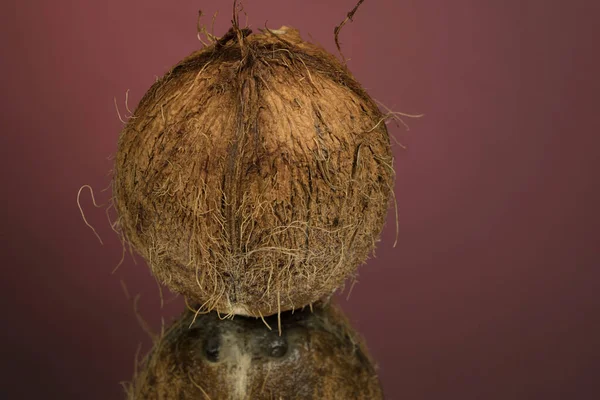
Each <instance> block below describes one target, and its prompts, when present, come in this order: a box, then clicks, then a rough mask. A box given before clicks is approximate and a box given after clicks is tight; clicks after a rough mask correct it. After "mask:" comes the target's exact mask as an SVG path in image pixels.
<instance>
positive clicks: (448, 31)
mask: <svg viewBox="0 0 600 400" xmlns="http://www.w3.org/2000/svg"><path fill="white" fill-rule="evenodd" d="M175 3H177V6H174V5H173V4H175ZM599 4H600V3H599V2H598V1H594V0H591V1H571V2H565V1H563V2H558V1H557V2H550V1H533V0H531V1H523V0H507V1H494V2H492V1H479V0H477V1H476V0H456V1H446V0H436V1H434V0H430V1H391V0H390V1H367V2H365V4H364V5H363V6H362V7H361V9H360V10H359V12H358V14H357V16H356V19H355V21H354V22H353V23H352V24H350V25H348V26H347V27H346V28H345V30H344V31H343V33H342V36H341V39H342V42H343V46H344V50H345V53H346V55H347V56H348V57H350V58H351V61H350V63H349V66H350V68H351V70H352V71H353V72H354V74H355V75H356V77H357V78H358V79H359V80H360V81H361V82H362V83H363V85H364V86H365V87H366V88H367V90H369V92H370V93H371V95H372V96H373V97H374V98H376V99H378V100H380V101H381V102H383V103H384V104H386V105H388V106H389V107H391V108H392V109H394V110H397V111H403V112H409V113H420V112H423V113H425V114H426V117H425V118H423V119H420V120H411V121H407V122H409V123H410V125H411V128H412V129H411V131H409V132H406V131H404V130H403V129H399V128H396V127H393V126H392V125H390V127H391V132H392V133H393V134H394V135H395V136H396V137H397V138H398V139H399V140H400V141H401V142H402V143H404V144H405V145H407V146H408V150H402V149H401V148H400V147H399V146H396V147H395V154H396V156H397V161H396V169H397V171H398V180H397V186H396V193H397V197H398V206H399V221H400V233H399V241H398V246H397V247H396V248H393V247H392V244H393V241H394V224H393V222H392V221H393V218H392V217H393V213H390V219H389V223H388V225H387V227H386V230H385V232H384V237H383V242H382V243H381V245H380V246H379V249H378V252H377V256H378V257H377V258H376V259H373V260H371V261H370V263H369V265H367V266H365V267H364V268H362V270H361V276H360V283H359V284H358V285H357V286H356V287H355V288H354V291H353V293H352V297H351V299H350V301H348V302H346V301H343V306H344V308H345V309H346V310H348V312H349V313H350V315H351V317H352V320H353V322H354V324H355V326H356V327H357V328H358V329H359V330H360V331H361V332H362V333H363V334H364V336H365V337H366V339H367V342H368V345H369V347H370V349H371V352H372V354H373V356H374V358H375V359H376V360H377V361H378V363H379V366H380V376H381V380H382V382H383V385H384V388H385V391H386V393H387V398H389V399H438V398H444V399H597V398H600V386H599V385H600V383H599V382H598V379H599V376H598V373H599V371H600V369H599V367H600V365H599V364H600V363H599V360H600V300H599V293H600V270H599V267H600V265H599V259H600V257H599V252H600V250H599V245H600V233H599V232H598V231H599V229H598V228H600V218H599V211H598V207H599V206H600V187H599V186H600V185H599V183H600V179H599V175H600V156H599V154H600V149H599V145H600V138H599V134H600V129H599V128H600V123H599V121H600V120H599V118H598V114H599V111H598V108H599V107H598V106H599V105H600V101H599V100H598V99H599V96H600V80H599V71H600V63H599V62H598V42H597V40H598V38H599V37H600V32H599V31H598V30H597V29H595V27H594V25H595V24H597V22H598V20H599V17H600V15H599V14H600V13H599V12H598V11H600V10H599V8H600V6H599ZM353 5H354V1H353V0H344V1H342V0H340V1H331V0H330V1H316V0H313V1H307V0H304V1H294V2H292V1H275V0H269V1H267V0H261V1H259V0H249V1H247V4H246V10H247V12H248V14H249V22H250V24H251V26H252V27H254V28H260V27H262V26H264V23H265V21H268V25H269V26H270V27H274V28H276V27H279V26H281V25H283V24H288V25H292V26H295V27H297V28H299V29H300V30H301V31H302V32H303V34H304V36H305V37H306V38H308V33H310V34H311V35H312V37H313V38H314V40H315V41H318V42H320V43H322V44H323V45H324V46H325V47H327V48H328V49H330V50H333V48H334V46H333V35H332V30H333V27H334V26H335V25H336V24H337V23H338V22H339V21H340V19H341V18H342V17H343V16H344V14H345V13H346V12H347V11H348V10H349V9H350V8H351V7H352V6H353ZM198 8H202V9H204V11H205V12H206V13H207V14H209V15H210V14H212V13H213V12H214V11H216V10H219V11H220V12H221V14H220V16H219V17H218V19H217V22H216V26H215V33H217V34H222V33H223V32H224V31H225V30H226V29H227V26H228V21H229V20H230V13H231V11H230V10H231V1H223V2H219V3H218V4H216V2H214V1H199V0H193V1H192V0H186V1H177V2H172V1H158V0H153V1H149V0H143V1H142V0H131V1H117V0H110V1H102V2H83V1H81V2H76V1H72V2H67V1H64V0H63V1H33V0H30V1H20V2H17V1H13V2H10V1H9V2H8V3H3V5H2V13H1V15H2V16H1V17H0V19H1V21H0V22H1V23H0V30H1V32H0V37H1V39H0V40H1V48H0V51H1V53H0V54H1V55H2V66H1V68H2V71H1V73H0V84H1V93H2V112H1V119H2V125H1V126H2V134H1V136H0V140H1V146H0V149H1V151H2V156H1V157H0V159H1V163H2V165H1V170H2V174H3V179H2V186H1V187H2V189H1V190H2V196H1V199H2V204H1V205H2V207H1V208H0V210H1V213H2V215H1V221H2V225H1V226H2V230H1V235H2V237H1V243H2V263H3V268H2V270H1V274H2V276H1V278H2V279H1V282H2V302H1V310H0V311H1V312H2V314H1V315H2V329H1V337H0V344H1V346H2V349H1V356H0V360H1V361H0V363H1V369H2V371H0V372H1V373H0V397H2V398H7V399H9V398H10V399H25V398H26V399H34V398H60V399H104V400H105V399H120V398H123V395H122V389H121V388H120V386H119V384H118V382H119V381H124V380H128V379H130V377H131V375H132V371H133V360H134V354H135V352H136V348H137V346H138V343H140V342H143V343H144V344H145V345H147V343H148V340H147V338H146V335H145V333H144V332H143V331H142V329H141V328H140V327H139V325H138V323H137V321H136V319H135V316H134V312H133V308H132V302H131V300H128V299H127V298H126V297H125V294H124V292H123V290H122V287H121V283H120V281H121V280H123V281H124V282H125V283H126V284H127V287H128V288H129V291H130V292H131V294H132V295H135V294H141V296H142V297H141V300H140V310H141V313H142V314H143V315H144V316H145V317H146V318H147V319H148V321H149V322H150V324H151V325H152V326H153V327H154V328H156V327H158V326H160V319H161V315H162V316H165V318H167V319H168V318H170V317H171V316H172V315H174V314H175V313H177V312H178V311H179V310H180V307H181V302H180V300H176V301H175V302H173V303H171V304H169V305H168V306H166V307H165V309H164V310H162V311H161V312H160V313H159V309H160V302H159V300H158V299H159V296H158V289H157V286H156V284H155V283H154V281H153V279H152V278H151V277H150V276H149V273H148V269H147V268H146V266H145V265H144V264H143V262H141V260H139V258H138V264H137V265H136V264H134V263H133V261H132V260H131V258H130V257H128V258H127V259H126V261H125V263H124V264H123V265H122V266H121V267H120V269H119V270H118V271H117V272H116V273H115V274H114V275H111V273H110V272H111V270H112V269H113V267H114V266H115V265H116V264H117V263H118V261H119V259H120V256H121V248H120V243H119V241H118V240H117V238H116V236H115V235H114V234H112V232H111V231H110V228H109V226H108V222H107V220H106V218H105V215H104V210H102V209H95V208H94V207H93V206H92V203H91V199H90V197H89V192H84V195H83V197H82V205H83V207H84V209H85V211H86V215H87V216H88V219H89V220H90V221H91V222H92V223H93V225H94V226H95V227H96V228H97V230H98V232H99V233H100V235H101V236H102V238H103V239H104V242H105V245H104V246H101V245H100V244H99V243H98V241H97V240H96V239H95V238H94V235H93V233H92V232H91V231H90V230H89V229H88V228H87V227H86V226H85V225H84V224H83V222H82V219H81V217H80V214H79V211H78V208H77V205H76V201H75V200H76V199H75V197H76V193H77V190H78V189H79V187H80V186H81V185H83V184H90V185H92V187H93V188H94V190H95V191H96V195H97V197H98V200H99V201H100V202H106V201H107V200H108V198H109V192H101V190H102V189H103V188H105V187H106V186H107V185H108V184H109V177H108V175H107V173H108V172H109V170H110V168H111V161H110V160H108V159H107V157H108V156H109V155H111V154H114V152H115V150H116V142H117V137H118V133H119V130H120V128H121V123H120V121H119V120H118V118H117V117H116V113H115V108H114V104H113V97H115V96H116V98H117V100H118V104H119V107H120V109H121V113H122V114H124V113H125V110H124V96H125V91H126V90H127V89H130V90H131V91H130V106H131V107H133V106H134V105H135V104H136V102H137V101H138V100H139V98H140V97H141V95H142V94H143V93H144V91H145V90H146V89H147V88H148V87H149V86H150V84H151V83H152V82H153V81H154V79H155V78H154V77H155V75H162V74H163V73H164V72H165V71H166V70H167V68H168V67H169V66H171V65H172V64H174V63H175V62H177V61H178V60H179V59H181V58H182V57H184V56H185V55H187V54H188V53H190V52H191V51H192V50H194V49H197V48H198V47H199V45H200V44H199V42H198V41H197V39H196V35H195V29H196V26H195V25H196V13H197V10H198ZM204 21H205V22H207V23H208V22H209V21H210V17H207V18H205V20H204ZM594 39H595V40H594ZM166 297H170V296H167V295H166ZM2 395H3V396H2Z"/></svg>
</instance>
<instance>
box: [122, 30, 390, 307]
mask: <svg viewBox="0 0 600 400" xmlns="http://www.w3.org/2000/svg"><path fill="white" fill-rule="evenodd" d="M384 120H385V116H384V115H382V113H381V112H380V110H379V109H378V107H377V105H376V104H375V103H374V102H373V101H372V99H371V98H370V97H369V96H368V95H367V93H366V92H365V90H363V88H362V87H361V86H360V84H359V83H358V82H357V81H356V80H355V79H354V78H353V77H352V75H351V74H350V72H349V71H348V69H347V68H346V67H345V66H344V65H343V64H342V63H340V62H339V61H338V60H337V59H336V58H335V57H334V56H332V55H330V54H329V53H327V52H326V51H325V50H324V49H323V48H321V47H319V46H318V45H315V44H311V43H308V42H305V41H303V40H302V39H301V37H300V35H299V33H298V32H297V31H296V30H294V29H291V28H288V27H282V28H280V29H278V30H276V31H270V30H264V31H263V32H261V33H258V34H251V33H250V30H249V29H237V28H235V26H234V28H232V29H231V30H230V31H229V33H228V34H226V35H225V36H224V37H222V38H221V39H219V40H216V41H215V42H214V43H213V44H212V45H210V46H208V47H206V48H204V49H202V50H200V51H197V52H195V53H193V54H191V55H190V56H188V57H187V58H185V59H184V60H182V61H181V62H180V63H179V64H177V65H176V66H175V67H173V68H172V69H171V70H170V71H169V72H168V73H167V74H166V75H165V76H164V77H163V78H161V79H160V80H158V81H157V82H156V83H155V84H154V85H153V86H152V87H151V88H150V90H148V92H147V93H146V94H145V95H144V97H143V98H142V100H141V101H140V103H139V105H138V107H137V109H136V110H135V112H134V113H133V116H132V117H131V119H129V121H128V123H127V124H126V126H125V127H124V129H123V131H122V133H121V135H120V138H119V144H118V152H117V155H116V165H115V174H114V179H113V194H114V198H113V201H114V205H115V207H116V210H117V212H118V214H119V220H118V226H119V228H120V230H121V232H122V234H123V235H124V238H125V239H126V240H127V241H128V242H130V243H131V244H132V245H133V247H135V249H137V251H138V252H139V253H140V254H141V255H142V256H143V257H144V258H145V259H146V260H147V262H148V264H149V265H150V267H151V269H152V272H153V274H154V275H155V276H156V277H157V278H158V279H159V280H160V281H161V282H163V283H164V284H166V285H167V286H169V287H170V288H171V289H172V290H174V291H175V292H179V293H182V294H183V295H184V296H186V297H187V298H188V299H189V300H190V301H192V302H197V303H199V304H200V306H201V308H202V309H203V310H207V311H208V310H218V311H220V312H221V313H225V314H242V315H250V316H261V315H262V316H266V315H271V314H274V313H277V312H280V311H285V310H290V309H294V308H298V307H302V306H304V305H307V304H311V303H313V302H315V301H316V300H317V299H319V298H321V297H323V296H328V295H330V294H331V293H332V292H333V291H334V290H335V289H336V288H338V287H339V286H340V285H342V284H343V282H344V280H345V279H346V278H348V277H350V276H353V275H354V274H355V272H356V269H357V267H358V265H359V264H362V263H364V262H365V260H366V259H367V258H368V256H369V254H370V253H371V252H372V250H373V249H374V247H375V243H376V241H377V240H378V238H379V235H380V232H381V230H382V227H383V224H384V220H385V217H386V211H387V209H388V204H389V200H390V195H391V190H392V187H393V180H394V170H393V165H392V154H391V150H390V140H389V136H388V133H387V130H386V125H385V123H384Z"/></svg>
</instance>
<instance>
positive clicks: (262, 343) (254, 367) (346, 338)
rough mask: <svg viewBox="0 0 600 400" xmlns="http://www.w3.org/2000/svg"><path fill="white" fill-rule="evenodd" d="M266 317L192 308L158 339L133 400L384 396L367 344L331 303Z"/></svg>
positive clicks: (131, 388) (132, 388)
mask: <svg viewBox="0 0 600 400" xmlns="http://www.w3.org/2000/svg"><path fill="white" fill-rule="evenodd" d="M265 322H266V323H268V324H270V325H271V326H272V327H273V328H274V329H273V330H269V329H268V328H267V326H266V324H265V323H263V321H262V320H261V319H255V318H251V317H240V316H236V317H235V318H234V319H232V320H231V319H226V320H220V319H219V316H218V315H217V313H215V312H212V313H209V314H204V315H198V316H197V318H196V319H195V320H194V313H193V312H187V313H185V314H183V316H182V317H181V318H180V319H179V320H177V321H176V322H175V323H174V324H173V325H172V326H171V327H170V328H169V329H168V330H167V331H166V332H165V334H164V335H163V337H162V338H161V339H160V340H159V341H158V342H157V343H156V344H155V347H154V348H153V350H152V351H151V352H150V353H149V355H148V356H147V358H146V359H145V360H144V361H143V363H142V365H141V369H140V370H139V371H138V373H137V376H136V377H135V379H134V381H133V382H132V383H131V384H130V385H128V386H126V387H127V392H128V399H129V400H142V399H143V400H155V399H161V400H171V399H172V400H182V399H212V400H219V399H223V400H245V399H253V400H260V399H265V400H266V399H269V400H271V399H344V400H350V399H364V400H378V399H382V398H383V396H382V392H381V387H380V384H379V380H378V378H377V374H376V371H375V368H374V367H373V363H372V361H371V360H370V358H369V356H368V355H367V353H366V349H365V346H364V344H363V343H362V342H361V339H360V338H359V337H358V336H357V335H356V333H355V332H354V331H353V330H352V329H351V328H350V326H349V325H348V322H347V320H346V318H345V317H344V315H343V314H342V313H341V312H340V311H339V310H338V309H337V308H334V307H331V306H324V308H321V307H315V308H314V312H311V311H310V310H309V309H308V308H306V309H305V310H304V311H296V312H294V313H293V314H292V312H286V313H282V314H281V326H282V334H281V335H279V334H278V332H277V316H272V317H267V318H266V319H265Z"/></svg>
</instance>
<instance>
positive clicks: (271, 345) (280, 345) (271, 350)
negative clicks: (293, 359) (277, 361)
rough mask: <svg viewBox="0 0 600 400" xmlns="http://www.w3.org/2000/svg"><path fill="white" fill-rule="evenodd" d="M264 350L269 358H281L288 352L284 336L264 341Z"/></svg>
mask: <svg viewBox="0 0 600 400" xmlns="http://www.w3.org/2000/svg"><path fill="white" fill-rule="evenodd" d="M265 350H266V353H267V354H268V355H269V357H274V358H281V357H283V356H285V355H286V353H287V350H288V344H287V339H286V338H285V337H284V336H272V337H270V338H267V340H266V341H265Z"/></svg>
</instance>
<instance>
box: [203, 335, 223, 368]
mask: <svg viewBox="0 0 600 400" xmlns="http://www.w3.org/2000/svg"><path fill="white" fill-rule="evenodd" d="M220 350H221V336H220V335H219V334H216V335H211V336H209V337H208V338H207V339H206V340H205V342H204V355H205V356H206V359H207V360H208V361H210V362H217V361H219V351H220Z"/></svg>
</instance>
